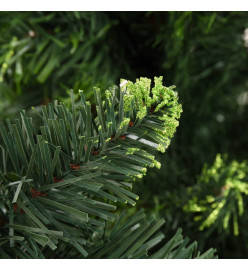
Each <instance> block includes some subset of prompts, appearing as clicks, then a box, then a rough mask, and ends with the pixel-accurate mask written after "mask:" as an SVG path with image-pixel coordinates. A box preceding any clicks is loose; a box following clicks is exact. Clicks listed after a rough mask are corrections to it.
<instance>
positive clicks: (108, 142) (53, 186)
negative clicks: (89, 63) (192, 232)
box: [0, 77, 214, 258]
mask: <svg viewBox="0 0 248 270" xmlns="http://www.w3.org/2000/svg"><path fill="white" fill-rule="evenodd" d="M154 80H155V85H154V87H153V88H152V90H151V93H150V86H151V80H149V79H146V78H140V80H137V81H136V83H132V82H130V81H126V80H122V81H121V84H120V89H118V88H117V87H112V88H110V89H109V90H107V91H106V99H105V100H102V98H101V95H100V89H98V88H95V89H94V91H95V92H94V93H95V102H96V108H95V110H93V111H92V106H91V103H90V102H88V101H86V100H85V97H84V94H83V92H82V91H80V96H81V100H80V103H79V104H75V102H74V95H73V91H72V95H71V110H68V109H67V108H66V106H65V105H64V104H63V103H58V101H55V102H54V104H49V105H48V106H42V109H41V111H40V112H39V111H37V115H38V116H39V117H40V118H41V119H42V124H41V126H40V129H37V128H35V126H34V124H33V123H32V118H30V117H28V116H27V114H26V113H25V111H22V112H21V119H16V120H15V121H14V123H11V122H10V121H7V126H5V125H4V124H3V123H1V124H0V132H1V138H2V140H3V145H2V146H1V157H2V158H1V165H0V166H1V174H0V176H1V182H0V183H1V201H0V209H1V227H2V228H1V242H0V243H1V247H0V251H1V252H0V254H1V257H3V258H49V257H50V256H51V257H55V258H57V257H62V258H64V257H71V258H78V257H79V258H80V257H87V256H88V257H90V258H145V257H149V258H193V257H196V258H202V257H206V258H208V257H214V250H209V251H207V252H206V253H204V254H202V255H201V254H200V253H199V252H196V248H197V247H196V243H192V244H190V245H187V244H188V239H183V238H182V235H181V231H180V230H178V231H177V233H176V234H175V235H174V236H173V237H172V238H171V239H170V240H168V241H167V242H166V243H165V244H163V245H162V247H160V248H157V249H156V251H155V252H153V253H149V250H150V249H151V248H153V247H154V246H156V245H157V244H158V243H160V242H161V241H162V240H163V238H164V234H163V233H161V232H159V231H158V230H159V228H160V227H161V226H162V225H163V224H164V220H163V219H161V220H156V218H154V217H150V218H146V216H145V214H144V213H143V211H138V212H137V213H136V214H135V215H134V216H133V217H132V218H131V219H129V220H128V221H127V222H126V223H124V224H122V223H121V220H122V218H123V214H121V215H120V216H119V218H118V215H117V214H116V213H115V210H116V203H117V202H120V203H129V204H131V205H133V206H134V205H135V200H137V199H138V196H137V195H136V194H134V193H133V192H132V191H130V189H131V188H132V181H133V180H134V179H135V178H136V177H142V175H143V174H144V173H145V172H146V167H148V166H150V167H153V166H160V164H159V163H158V162H157V161H156V160H155V156H154V155H152V152H153V151H154V149H155V150H158V151H161V152H164V151H165V149H166V148H167V147H168V145H169V144H170V139H171V138H172V136H173V134H174V132H175V130H176V127H177V126H178V120H177V119H179V117H180V113H181V111H182V109H181V105H180V104H178V101H177V93H176V92H175V91H173V90H172V89H173V88H174V87H165V86H163V85H162V77H160V78H156V77H155V79H154ZM93 113H95V115H93ZM115 220H117V221H116V223H115V226H114V227H113V228H112V230H111V233H110V234H109V235H107V234H106V223H107V222H114V221H115ZM64 246H66V249H69V251H68V250H66V252H65V251H64V252H62V253H61V249H64ZM52 251H54V252H52Z"/></svg>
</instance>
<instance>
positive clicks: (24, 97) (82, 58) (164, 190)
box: [0, 12, 248, 258]
mask: <svg viewBox="0 0 248 270" xmlns="http://www.w3.org/2000/svg"><path fill="white" fill-rule="evenodd" d="M0 25H1V30H0V31H1V35H0V44H1V46H0V61H1V65H2V66H1V68H2V71H1V72H2V74H3V82H2V83H0V118H2V119H4V118H6V117H7V116H9V117H11V118H13V115H15V114H16V112H17V111H19V110H21V109H23V108H25V109H26V108H28V107H30V106H31V105H34V106H36V105H37V106H39V105H42V104H47V103H49V102H50V101H49V100H51V99H56V98H58V97H59V100H62V101H63V102H64V103H65V104H66V106H70V99H69V98H67V93H70V91H69V90H68V89H70V88H74V89H84V94H85V96H86V98H87V99H90V100H91V103H92V104H93V106H94V103H95V101H94V99H93V93H94V92H93V91H92V88H91V87H92V86H93V85H97V86H98V87H100V88H102V89H106V88H108V87H109V86H110V85H111V84H114V83H116V82H117V79H118V78H120V77H122V78H126V79H129V80H134V79H135V78H136V77H140V76H145V77H154V76H157V74H159V75H162V76H164V77H165V78H166V80H167V83H168V84H173V83H175V84H176V85H177V89H178V93H179V96H180V103H181V104H182V105H183V108H184V113H183V114H182V117H181V118H180V126H179V127H178V132H177V133H176V134H175V137H174V139H173V141H172V142H171V146H170V148H169V149H168V150H167V151H166V153H165V154H163V155H162V154H154V155H156V159H157V160H158V161H159V162H160V163H161V164H162V168H164V169H161V170H158V169H157V168H156V167H154V168H152V169H150V170H149V172H148V173H147V175H146V176H145V177H144V179H143V180H142V181H140V180H139V179H137V183H136V185H134V189H133V193H135V194H137V195H138V196H140V200H139V201H137V209H139V208H141V207H142V208H145V210H146V212H148V213H152V214H156V215H157V216H160V217H161V218H162V217H165V218H166V221H167V226H166V227H164V228H163V230H164V233H165V235H167V236H168V237H172V236H173V234H175V233H176V230H177V228H178V227H182V228H183V232H184V234H185V235H187V236H189V237H190V239H192V240H197V242H198V244H199V247H200V249H202V250H206V249H208V248H209V247H212V246H214V247H215V248H217V250H218V254H219V255H220V257H221V258H246V257H247V254H248V253H247V251H248V245H247V239H248V233H246V224H247V214H246V210H245V196H244V213H243V214H242V215H241V216H239V214H238V213H239V212H238V210H237V211H236V213H237V217H238V225H239V235H238V236H236V235H234V234H233V233H232V232H233V225H232V224H233V218H230V223H229V226H228V227H227V229H224V228H223V218H220V219H217V220H218V222H217V224H219V225H217V224H216V223H213V224H212V225H211V226H210V227H205V228H204V230H202V231H199V229H198V228H199V225H200V224H201V223H199V222H200V221H194V218H193V217H194V216H195V215H196V213H192V214H190V213H188V214H186V213H185V211H184V210H183V207H184V206H185V205H189V200H192V197H191V194H189V193H188V192H187V191H188V190H190V189H192V192H193V191H196V190H195V189H196V183H197V182H198V181H199V179H200V178H201V176H200V175H201V172H202V169H203V167H204V164H213V162H214V159H215V157H216V154H217V153H228V157H229V160H230V161H232V160H236V161H237V162H238V164H242V162H243V161H242V160H244V159H247V147H248V144H247V136H246V134H247V131H248V130H247V124H246V122H247V121H246V120H247V114H248V111H247V104H248V102H247V100H248V99H247V96H248V95H247V92H248V89H247V85H248V84H247V72H248V68H247V62H248V52H247V47H248V43H247V40H248V38H247V36H248V35H247V27H248V20H247V12H77V13H75V12H22V13H11V12H5V13H2V16H1V18H0ZM15 38H17V39H18V40H17V41H14V39H15ZM42 43H44V44H45V43H46V44H47V45H46V46H45V47H44V48H43V50H41V51H40V50H39V48H40V46H41V44H42ZM62 44H63V46H60V45H62ZM12 45H13V46H12ZM25 46H28V49H27V51H23V49H24V48H25ZM11 50H13V51H14V54H13V55H12V56H11V55H10V54H9V55H8V53H10V52H11ZM49 50H50V53H49ZM81 52H82V53H81ZM45 53H46V54H47V55H49V56H50V57H47V58H46V57H45ZM8 57H9V58H8ZM10 59H12V60H10ZM42 59H43V62H42ZM5 60H6V61H8V66H6V65H4V63H7V62H6V61H5ZM53 62H54V63H55V62H56V63H57V64H55V65H54V66H53V65H52V63H53ZM20 63H21V64H20ZM50 64H51V67H52V68H51V69H50V71H51V72H48V73H46V71H47V70H49V66H50ZM20 67H21V68H20ZM20 70H21V71H22V73H21V72H20ZM61 72H63V74H62V75H60V73H61ZM42 74H47V76H45V77H44V78H45V79H44V80H43V81H40V78H41V77H42ZM75 94H76V96H75V101H76V103H77V102H78V103H80V95H78V94H77V93H75ZM37 110H41V108H40V107H37ZM27 114H28V115H29V116H32V118H33V124H34V125H35V126H36V127H37V128H38V127H39V126H40V124H39V121H40V120H39V118H37V116H35V114H32V115H31V112H30V111H28V110H27ZM95 114H96V112H95ZM41 125H42V123H41ZM38 129H39V128H38ZM130 130H131V129H130ZM39 134H40V133H39ZM137 136H138V135H137ZM122 142H126V141H125V140H124V141H122ZM223 164H225V166H227V167H228V168H229V165H230V163H226V162H224V161H223ZM223 166H224V165H223ZM210 167H211V166H209V165H208V168H210ZM234 178H235V177H234ZM223 179H224V178H223ZM235 179H236V178H235ZM220 182H221V181H220ZM216 185H217V186H218V185H220V184H218V183H216ZM223 185H224V183H223ZM219 189H221V185H220V186H219ZM209 193H211V192H209ZM219 193H220V192H219ZM205 195H206V194H205V192H204V191H199V194H196V196H197V198H198V199H199V201H204V200H205ZM214 195H216V194H214ZM200 196H203V197H201V198H200ZM242 196H243V195H242ZM234 198H236V197H234ZM199 201H198V202H199ZM234 202H237V201H236V199H235V200H234V201H233V203H234ZM132 209H134V210H132V213H133V214H135V212H136V211H135V208H132ZM223 209H225V211H226V210H227V212H226V214H227V213H228V212H229V210H228V208H223ZM237 209H238V208H237ZM208 211H210V209H209V210H206V212H205V214H204V213H203V217H204V218H206V217H207V213H210V212H211V211H210V212H208ZM224 216H225V215H224ZM219 221H220V222H219ZM217 227H218V228H217ZM228 231H230V233H229V234H228V233H227V232H228Z"/></svg>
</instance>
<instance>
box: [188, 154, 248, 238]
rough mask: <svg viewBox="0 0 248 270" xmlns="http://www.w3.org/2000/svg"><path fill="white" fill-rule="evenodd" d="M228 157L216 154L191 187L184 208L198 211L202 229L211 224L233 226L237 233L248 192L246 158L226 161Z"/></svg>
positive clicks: (215, 226)
mask: <svg viewBox="0 0 248 270" xmlns="http://www.w3.org/2000/svg"><path fill="white" fill-rule="evenodd" d="M226 159H227V157H226V156H224V157H223V158H222V157H221V155H217V156H216V160H215V162H214V164H213V166H211V167H210V168H209V167H208V166H207V165H206V166H205V167H204V169H203V172H202V174H201V176H200V177H199V179H198V182H197V184H196V185H195V186H193V187H190V188H188V192H189V196H190V198H191V199H190V200H189V202H188V204H187V205H186V206H185V207H184V210H185V211H186V212H193V213H196V216H195V217H194V220H195V221H199V222H200V227H199V229H200V230H204V229H205V228H209V227H210V228H211V230H213V229H215V228H216V229H218V230H219V232H220V233H223V232H224V230H225V231H226V232H227V233H230V227H232V228H233V233H234V235H238V234H239V226H238V220H239V219H240V218H242V216H243V215H244V211H245V207H244V205H246V201H247V195H248V183H247V161H243V162H241V163H238V162H237V161H232V162H231V163H229V164H227V163H226ZM223 229H224V230H223Z"/></svg>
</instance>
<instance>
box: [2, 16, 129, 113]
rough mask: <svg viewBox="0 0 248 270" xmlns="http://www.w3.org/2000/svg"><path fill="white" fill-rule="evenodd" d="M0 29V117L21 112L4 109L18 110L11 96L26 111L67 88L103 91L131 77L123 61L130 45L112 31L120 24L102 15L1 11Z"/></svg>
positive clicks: (117, 33) (47, 100) (63, 92)
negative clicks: (0, 101) (0, 103)
mask: <svg viewBox="0 0 248 270" xmlns="http://www.w3.org/2000/svg"><path fill="white" fill-rule="evenodd" d="M0 24H1V30H0V33H1V35H0V36H1V37H0V44H1V46H0V65H1V69H0V97H1V99H6V101H5V102H4V103H3V104H2V108H1V107H0V112H1V114H2V117H6V116H9V115H11V114H13V113H15V112H16V111H19V110H20V107H19V108H18V107H17V108H15V107H13V105H12V106H11V107H12V108H11V109H10V108H9V107H10V102H12V103H14V104H16V105H18V104H17V103H16V97H18V99H19V100H20V99H21V100H22V103H23V105H25V108H28V107H30V106H31V105H39V104H47V103H48V102H49V100H51V99H52V98H54V97H58V93H59V95H60V96H65V93H66V92H67V90H68V89H70V88H74V89H90V88H91V87H92V86H94V85H97V86H100V87H104V88H105V87H108V86H109V85H111V84H113V83H114V82H116V81H117V79H118V78H119V75H120V72H121V71H122V70H124V72H123V73H122V76H127V75H129V77H130V73H131V72H130V71H129V66H128V62H127V60H125V57H124V56H125V54H126V53H127V51H128V53H129V54H130V50H129V49H128V48H129V47H130V43H129V42H128V41H127V40H125V37H122V36H121V35H119V31H118V32H117V31H116V25H118V24H119V20H118V19H115V18H111V17H110V16H109V15H108V14H106V13H103V12H93V13H91V12H18V13H16V12H2V13H1V18H0ZM113 29H114V30H113ZM119 43H122V44H123V47H120V46H119ZM110 48H111V49H110ZM121 55H123V56H122V61H120V56H121ZM100 78H101V79H100ZM99 80H100V81H99ZM91 95H92V91H89V92H86V97H87V98H88V96H91ZM3 106H4V107H3ZM13 110H14V111H13Z"/></svg>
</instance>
